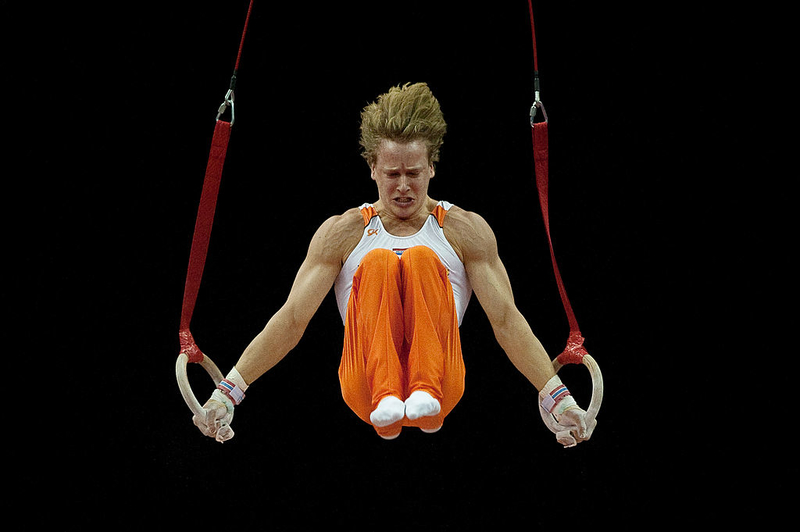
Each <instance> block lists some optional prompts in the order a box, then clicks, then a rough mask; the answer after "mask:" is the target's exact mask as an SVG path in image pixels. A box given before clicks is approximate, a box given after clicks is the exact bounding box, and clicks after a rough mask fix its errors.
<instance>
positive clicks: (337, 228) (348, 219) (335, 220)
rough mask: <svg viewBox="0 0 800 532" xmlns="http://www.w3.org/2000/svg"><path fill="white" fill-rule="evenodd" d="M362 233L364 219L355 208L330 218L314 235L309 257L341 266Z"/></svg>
mask: <svg viewBox="0 0 800 532" xmlns="http://www.w3.org/2000/svg"><path fill="white" fill-rule="evenodd" d="M363 232H364V218H363V217H362V216H361V212H360V211H359V210H358V209H357V208H353V209H348V210H347V211H345V212H344V213H342V214H339V215H336V216H331V217H330V218H328V219H327V220H325V222H323V224H322V225H321V226H320V227H319V229H317V232H316V233H315V234H314V238H312V240H311V245H310V247H309V255H310V256H311V255H314V256H315V257H317V258H319V259H321V260H324V261H325V262H331V263H333V262H338V263H339V264H343V263H344V261H345V260H346V259H347V257H348V256H349V255H350V253H351V252H352V251H353V249H355V247H356V246H357V245H358V242H359V241H360V240H361V235H362V233H363Z"/></svg>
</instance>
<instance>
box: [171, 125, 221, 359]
mask: <svg viewBox="0 0 800 532" xmlns="http://www.w3.org/2000/svg"><path fill="white" fill-rule="evenodd" d="M230 137H231V124H230V123H229V122H225V121H223V120H219V121H217V125H216V126H215V127H214V138H213V139H212V140H211V152H210V153H209V156H208V165H206V176H205V179H204V181H203V192H202V194H201V195H200V206H199V207H198V209H197V220H195V224H194V237H192V250H191V252H190V253H189V268H188V270H187V271H186V284H185V285H184V289H183V307H182V308H181V326H180V335H179V336H180V341H181V351H184V352H186V353H187V354H188V355H189V362H200V361H201V360H202V359H203V353H201V352H200V350H199V349H197V346H196V345H194V340H193V339H192V335H191V333H189V324H190V323H191V321H192V314H193V313H194V305H195V303H196V302H197V293H198V291H199V290H200V281H201V279H202V278H203V269H204V268H205V264H206V256H207V255H208V242H209V240H210V239H211V228H212V226H213V224H214V212H215V211H216V208H217V195H218V194H219V184H220V180H221V179H222V168H223V166H224V165H225V154H226V153H227V151H228V141H229V140H230Z"/></svg>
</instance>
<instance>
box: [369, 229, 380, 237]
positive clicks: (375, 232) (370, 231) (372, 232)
mask: <svg viewBox="0 0 800 532" xmlns="http://www.w3.org/2000/svg"><path fill="white" fill-rule="evenodd" d="M378 231H380V229H367V236H375V235H377V234H378Z"/></svg>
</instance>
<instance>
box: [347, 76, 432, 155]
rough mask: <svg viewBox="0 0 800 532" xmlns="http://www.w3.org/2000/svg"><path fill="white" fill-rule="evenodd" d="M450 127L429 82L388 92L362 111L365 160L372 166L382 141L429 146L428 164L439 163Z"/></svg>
mask: <svg viewBox="0 0 800 532" xmlns="http://www.w3.org/2000/svg"><path fill="white" fill-rule="evenodd" d="M446 131H447V124H446V123H445V121H444V115H442V110H441V108H440V107H439V101H438V100H437V99H436V97H435V96H434V95H433V93H432V92H431V90H430V89H429V88H428V85H427V84H426V83H414V84H413V85H412V84H409V83H406V84H405V85H403V86H402V87H400V86H399V85H398V86H396V87H392V88H391V89H389V92H387V93H385V94H381V95H380V96H378V99H377V100H376V101H375V102H373V103H371V104H369V105H367V106H366V107H364V110H363V111H362V112H361V140H360V144H361V147H362V149H363V152H362V154H361V155H362V157H364V159H366V161H367V164H369V165H370V166H372V165H373V164H375V161H376V159H377V157H378V148H380V145H381V141H383V140H393V141H396V142H412V141H415V140H421V141H423V142H425V144H426V145H427V146H428V161H429V162H430V163H431V164H433V163H435V162H438V161H439V150H440V149H441V147H442V143H443V142H444V134H445V132H446Z"/></svg>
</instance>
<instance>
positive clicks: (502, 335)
mask: <svg viewBox="0 0 800 532" xmlns="http://www.w3.org/2000/svg"><path fill="white" fill-rule="evenodd" d="M520 320H522V321H523V322H525V318H524V317H523V316H522V314H520V312H519V310H517V307H515V306H514V305H509V306H507V307H505V308H504V309H502V311H501V312H498V313H497V314H496V315H494V316H492V319H491V320H490V321H491V324H492V330H493V331H494V336H495V338H496V339H497V341H498V342H499V343H500V345H501V346H502V345H505V344H506V342H507V341H508V340H510V339H512V338H513V337H514V336H515V335H516V334H517V332H518V331H519V324H520ZM526 323H527V322H526Z"/></svg>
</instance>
